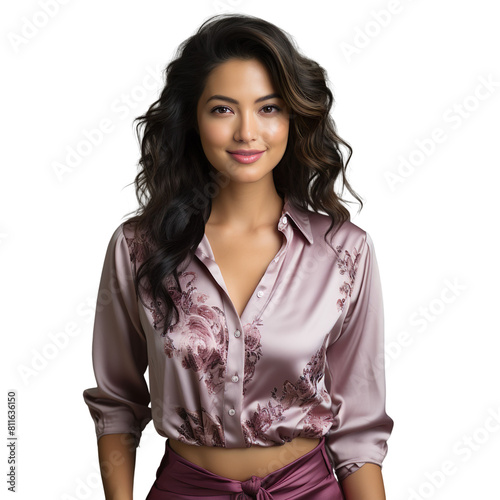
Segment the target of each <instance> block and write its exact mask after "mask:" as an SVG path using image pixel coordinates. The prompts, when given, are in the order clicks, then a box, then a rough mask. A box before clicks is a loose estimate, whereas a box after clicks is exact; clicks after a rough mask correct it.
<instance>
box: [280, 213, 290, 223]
mask: <svg viewBox="0 0 500 500" xmlns="http://www.w3.org/2000/svg"><path fill="white" fill-rule="evenodd" d="M281 222H282V223H283V224H286V223H287V222H288V221H287V220H286V215H285V216H284V217H282V219H281Z"/></svg>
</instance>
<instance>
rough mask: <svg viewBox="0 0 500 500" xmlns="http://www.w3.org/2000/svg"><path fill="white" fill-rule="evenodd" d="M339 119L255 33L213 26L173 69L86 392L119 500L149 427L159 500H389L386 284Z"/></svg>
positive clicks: (100, 321) (307, 71)
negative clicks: (349, 199) (361, 218)
mask: <svg viewBox="0 0 500 500" xmlns="http://www.w3.org/2000/svg"><path fill="white" fill-rule="evenodd" d="M332 103H333V95H332V92H331V91H330V89H329V88H328V85H327V78H326V72H325V70H324V69H323V68H322V67H321V66H319V65H318V64H317V63H316V62H314V61H312V60H311V59H309V58H307V57H305V56H304V55H302V54H301V53H300V52H299V50H298V49H297V47H295V45H294V43H293V41H292V39H291V37H290V36H289V35H287V34H286V33H285V32H284V31H282V30H281V29H279V28H278V27H276V26H275V25H273V24H271V23H269V22H267V21H265V20H263V19H259V18H256V17H252V16H245V15H221V16H215V17H213V18H211V19H209V20H207V21H206V22H205V23H203V25H202V26H201V27H200V28H199V30H198V31H197V32H196V33H195V34H194V35H193V36H191V37H190V38H188V39H187V40H185V41H184V42H183V43H182V44H181V46H180V47H179V51H178V54H177V57H176V58H175V59H174V60H173V61H172V62H170V63H169V64H168V66H167V68H166V84H165V88H164V89H163V91H162V93H161V96H160V98H159V99H158V100H157V101H156V102H155V103H153V104H152V105H151V107H150V108H149V110H148V111H147V113H145V114H144V115H143V116H140V117H139V118H138V119H137V120H138V127H137V130H138V135H139V138H140V133H139V131H140V128H141V126H144V128H143V136H142V141H141V158H140V162H139V163H140V167H141V169H140V171H139V173H138V175H137V177H136V179H135V185H136V193H137V198H138V201H139V205H140V207H139V209H138V210H137V214H136V215H135V216H134V217H131V218H130V219H128V220H126V221H125V222H124V223H122V224H121V225H120V226H119V227H118V228H116V230H115V231H114V233H113V235H112V237H111V239H110V242H109V245H108V249H107V252H106V256H105V260H104V265H103V271H102V277H101V282H100V291H102V292H103V293H102V294H101V293H99V294H98V296H99V297H101V296H102V297H105V302H103V303H98V307H97V308H96V318H95V323H94V338H93V361H94V371H95V374H96V380H97V387H94V388H90V389H86V390H85V391H84V399H85V402H86V403H87V405H88V406H89V409H90V412H91V415H92V418H93V419H94V422H95V427H96V434H97V439H98V452H99V459H100V462H101V464H103V474H102V476H103V483H104V489H105V492H106V498H107V499H112V500H114V499H120V500H126V499H131V498H132V490H133V474H134V464H135V452H136V447H137V446H138V444H139V441H140V439H141V433H142V431H143V429H144V427H145V426H146V425H147V424H148V423H149V422H150V421H151V420H153V421H154V425H155V428H156V430H157V431H158V433H159V434H160V435H161V436H163V437H165V438H167V439H166V441H165V454H164V456H163V459H162V461H161V463H160V465H159V467H158V469H157V471H156V480H155V481H154V484H153V485H152V487H151V490H150V492H149V494H148V497H147V499H148V500H166V499H170V498H179V499H188V498H203V497H208V498H212V499H224V498H234V499H236V498H238V499H244V498H257V499H268V500H269V499H280V500H285V499H289V498H292V497H293V498H294V499H296V500H305V499H308V500H327V499H328V500H341V499H346V500H354V499H355V500H383V499H384V498H385V494H384V485H383V480H382V474H381V466H382V461H383V460H384V458H385V455H386V453H387V440H388V438H389V436H390V434H391V431H392V427H393V421H392V419H391V418H390V417H389V416H388V415H387V413H386V412H385V374H384V364H383V362H381V360H383V359H384V358H383V353H384V333H383V303H382V295H381V285H380V277H379V273H378V267H377V260H376V256H375V249H374V244H373V241H372V239H371V237H370V236H369V234H368V233H367V232H366V231H364V230H363V229H361V228H360V227H358V226H356V225H355V224H353V223H352V222H351V221H350V214H349V210H348V209H347V208H346V207H345V205H344V201H345V200H343V199H342V198H341V197H340V195H339V194H337V193H336V192H335V190H334V187H335V186H336V182H337V181H339V182H340V188H341V190H343V189H344V187H346V188H347V189H348V190H349V192H350V193H351V194H352V195H353V196H354V197H355V198H356V199H357V200H358V201H359V202H360V204H361V206H362V202H361V199H360V198H359V196H358V195H357V194H356V193H355V192H354V191H353V190H352V188H351V187H350V185H349V183H348V181H347V178H346V167H347V163H348V159H347V161H345V159H344V157H343V155H342V153H341V149H340V147H341V146H345V147H347V149H348V150H349V151H350V147H349V146H348V144H347V143H345V142H344V141H343V140H342V139H340V137H338V136H337V134H336V131H335V124H334V121H333V119H332V117H331V116H330V110H331V106H332ZM109 290H113V294H111V296H110V294H109V293H104V292H109ZM147 367H149V387H148V384H147V383H146V381H145V379H144V373H145V370H146V368H147ZM150 402H151V407H150V406H149V403H150ZM117 453H118V455H117ZM116 456H119V457H122V458H124V460H121V465H120V466H117V467H115V468H114V469H113V471H112V472H111V473H109V471H108V470H107V469H106V468H105V465H106V464H108V463H110V462H111V461H112V459H116Z"/></svg>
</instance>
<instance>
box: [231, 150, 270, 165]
mask: <svg viewBox="0 0 500 500" xmlns="http://www.w3.org/2000/svg"><path fill="white" fill-rule="evenodd" d="M228 153H229V154H230V155H231V156H232V157H233V158H234V159H235V160H236V161H237V162H238V163H245V164H248V163H254V162H256V161H257V160H258V159H259V158H260V157H261V156H262V155H263V154H264V153H265V151H260V150H258V149H237V150H236V151H228Z"/></svg>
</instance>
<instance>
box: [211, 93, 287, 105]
mask: <svg viewBox="0 0 500 500" xmlns="http://www.w3.org/2000/svg"><path fill="white" fill-rule="evenodd" d="M273 97H278V98H279V99H283V98H282V97H281V95H280V94H278V93H274V94H269V95H265V96H263V97H259V98H258V99H255V102H256V103H257V102H262V101H267V100H268V99H272V98H273ZM212 100H219V101H227V102H231V103H233V104H239V102H238V101H237V100H236V99H233V98H232V97H227V96H225V95H220V94H216V95H213V96H212V97H209V98H208V99H207V103H208V102H209V101H212ZM205 104H206V103H205Z"/></svg>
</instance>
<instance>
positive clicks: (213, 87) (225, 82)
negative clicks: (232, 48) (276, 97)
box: [203, 59, 275, 96]
mask: <svg viewBox="0 0 500 500" xmlns="http://www.w3.org/2000/svg"><path fill="white" fill-rule="evenodd" d="M225 89H226V90H225ZM273 90H275V88H274V85H273V82H272V80H271V76H270V74H269V72H268V70H267V68H266V67H265V66H264V65H263V64H262V63H261V62H260V61H259V60H257V59H248V60H244V59H230V60H228V61H225V62H223V63H221V64H219V65H218V66H217V67H216V68H214V69H213V70H212V71H211V72H210V74H209V75H208V78H207V82H206V84H205V89H204V92H203V94H204V95H206V94H208V93H223V92H224V91H227V92H229V91H231V92H232V93H238V94H239V95H242V94H245V95H247V94H249V93H252V94H255V95H256V94H259V95H260V94H261V93H262V92H263V91H265V92H268V91H273ZM252 96H253V95H252Z"/></svg>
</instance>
